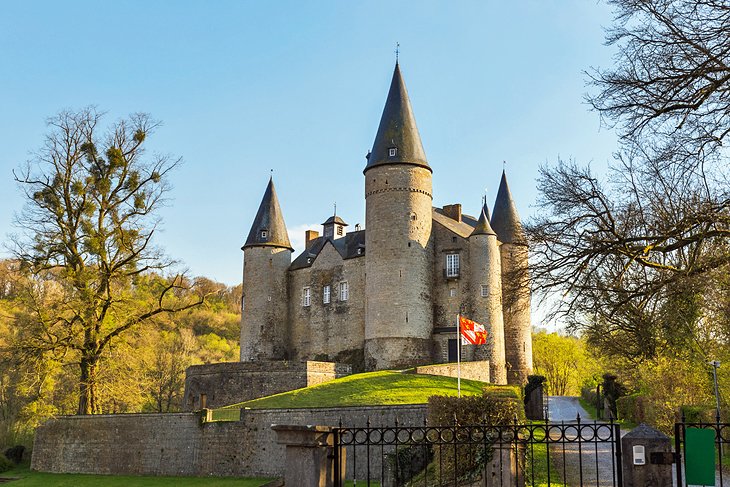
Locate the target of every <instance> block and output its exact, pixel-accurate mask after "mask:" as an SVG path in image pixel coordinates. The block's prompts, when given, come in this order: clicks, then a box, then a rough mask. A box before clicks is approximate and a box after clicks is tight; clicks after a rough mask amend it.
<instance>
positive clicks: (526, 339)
mask: <svg viewBox="0 0 730 487" xmlns="http://www.w3.org/2000/svg"><path fill="white" fill-rule="evenodd" d="M500 254H501V262H502V312H503V314H504V340H505V358H506V361H507V382H509V383H510V384H519V385H524V384H526V383H527V376H528V375H530V374H532V321H531V319H530V286H529V275H528V267H527V258H528V251H527V246H524V245H517V244H509V243H504V244H502V246H501V247H500Z"/></svg>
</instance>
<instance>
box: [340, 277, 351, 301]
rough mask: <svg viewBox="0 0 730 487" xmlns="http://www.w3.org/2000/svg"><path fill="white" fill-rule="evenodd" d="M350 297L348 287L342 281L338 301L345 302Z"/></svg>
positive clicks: (345, 282)
mask: <svg viewBox="0 0 730 487" xmlns="http://www.w3.org/2000/svg"><path fill="white" fill-rule="evenodd" d="M349 297H350V287H349V286H348V284H347V281H342V282H341V283H340V301H347V299H348V298H349Z"/></svg>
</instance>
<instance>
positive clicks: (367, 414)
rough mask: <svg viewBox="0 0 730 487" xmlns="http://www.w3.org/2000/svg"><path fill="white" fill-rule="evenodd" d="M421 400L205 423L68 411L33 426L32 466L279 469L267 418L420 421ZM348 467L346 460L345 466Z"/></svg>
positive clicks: (231, 472)
mask: <svg viewBox="0 0 730 487" xmlns="http://www.w3.org/2000/svg"><path fill="white" fill-rule="evenodd" d="M425 415H426V406H425V405H413V406H370V407H354V408H314V409H262V410H244V411H242V414H241V421H237V422H219V423H206V424H202V423H201V421H200V415H199V414H195V413H170V414H120V415H96V416H67V417H61V418H57V419H54V420H50V421H48V422H46V423H44V424H43V425H42V426H41V427H39V428H38V430H37V431H36V437H35V443H34V446H33V457H32V460H31V468H32V469H34V470H39V471H44V472H67V473H97V474H114V475H122V474H131V475H173V476H181V475H200V476H208V475H212V476H282V475H283V473H284V469H285V467H286V465H285V464H284V462H283V461H282V459H283V458H284V457H285V454H284V446H282V445H279V444H277V443H276V434H275V433H274V431H272V430H271V425H272V424H295V425H307V424H316V425H324V426H336V425H337V424H338V423H339V421H340V419H341V420H342V423H343V425H344V426H364V425H365V423H366V421H367V420H368V419H369V420H370V423H371V425H372V426H381V425H382V426H384V425H392V424H393V423H394V422H395V419H396V417H397V418H398V421H399V424H402V425H413V426H419V425H422V424H423V422H424V419H425ZM351 471H352V469H351V468H350V472H351Z"/></svg>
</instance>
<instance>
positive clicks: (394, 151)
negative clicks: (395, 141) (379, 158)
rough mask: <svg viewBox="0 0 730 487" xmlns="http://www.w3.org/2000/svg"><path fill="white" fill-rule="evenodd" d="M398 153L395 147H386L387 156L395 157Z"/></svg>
mask: <svg viewBox="0 0 730 487" xmlns="http://www.w3.org/2000/svg"><path fill="white" fill-rule="evenodd" d="M397 154H398V149H397V148H395V147H391V148H390V149H388V156H390V157H395V156H396V155H397Z"/></svg>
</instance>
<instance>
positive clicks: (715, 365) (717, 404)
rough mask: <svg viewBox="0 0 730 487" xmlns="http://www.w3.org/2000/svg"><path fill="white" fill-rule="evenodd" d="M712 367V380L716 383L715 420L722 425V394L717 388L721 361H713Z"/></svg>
mask: <svg viewBox="0 0 730 487" xmlns="http://www.w3.org/2000/svg"><path fill="white" fill-rule="evenodd" d="M710 365H712V378H713V379H714V381H715V419H716V420H717V424H718V425H719V424H720V392H719V390H718V388H717V368H718V367H719V366H720V361H719V360H713V361H711V362H710Z"/></svg>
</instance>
